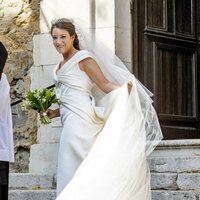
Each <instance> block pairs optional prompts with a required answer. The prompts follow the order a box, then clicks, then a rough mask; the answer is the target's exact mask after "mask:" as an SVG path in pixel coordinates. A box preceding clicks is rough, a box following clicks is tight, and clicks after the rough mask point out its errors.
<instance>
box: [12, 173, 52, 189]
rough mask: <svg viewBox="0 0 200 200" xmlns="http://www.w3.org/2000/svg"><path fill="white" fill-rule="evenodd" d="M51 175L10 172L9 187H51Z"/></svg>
mask: <svg viewBox="0 0 200 200" xmlns="http://www.w3.org/2000/svg"><path fill="white" fill-rule="evenodd" d="M53 184H54V180H53V175H39V174H29V173H10V175H9V189H29V190H33V189H52V188H53Z"/></svg>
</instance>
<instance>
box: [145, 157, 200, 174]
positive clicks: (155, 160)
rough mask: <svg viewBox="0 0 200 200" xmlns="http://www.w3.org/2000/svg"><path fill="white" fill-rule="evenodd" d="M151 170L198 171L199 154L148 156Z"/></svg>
mask: <svg viewBox="0 0 200 200" xmlns="http://www.w3.org/2000/svg"><path fill="white" fill-rule="evenodd" d="M148 162H149V167H150V170H151V172H190V173H191V172H193V173H195V172H196V173H197V172H200V156H186V157H184V156H182V157H175V156H171V157H150V158H148Z"/></svg>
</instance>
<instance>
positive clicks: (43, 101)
mask: <svg viewBox="0 0 200 200" xmlns="http://www.w3.org/2000/svg"><path fill="white" fill-rule="evenodd" d="M57 102H58V99H57V98H56V94H55V91H54V89H53V88H51V89H47V88H44V89H35V90H33V91H28V93H27V95H26V97H25V101H24V105H23V106H24V107H25V108H26V109H33V110H36V111H37V112H39V113H40V116H41V118H40V119H41V123H42V124H49V123H51V119H50V118H49V117H48V115H47V113H46V111H47V109H48V108H49V107H50V106H51V105H52V104H53V103H57Z"/></svg>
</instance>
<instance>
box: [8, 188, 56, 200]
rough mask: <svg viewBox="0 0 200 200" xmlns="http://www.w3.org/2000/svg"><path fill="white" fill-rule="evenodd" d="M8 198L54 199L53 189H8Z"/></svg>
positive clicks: (27, 199)
mask: <svg viewBox="0 0 200 200" xmlns="http://www.w3.org/2000/svg"><path fill="white" fill-rule="evenodd" d="M8 199H9V200H55V199H56V191H55V190H10V191H9V197H8Z"/></svg>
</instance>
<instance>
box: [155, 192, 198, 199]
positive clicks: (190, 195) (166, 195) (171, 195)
mask: <svg viewBox="0 0 200 200" xmlns="http://www.w3.org/2000/svg"><path fill="white" fill-rule="evenodd" d="M152 200H199V198H198V193H197V192H193V191H165V190H157V191H155V190H154V191H153V192H152Z"/></svg>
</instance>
